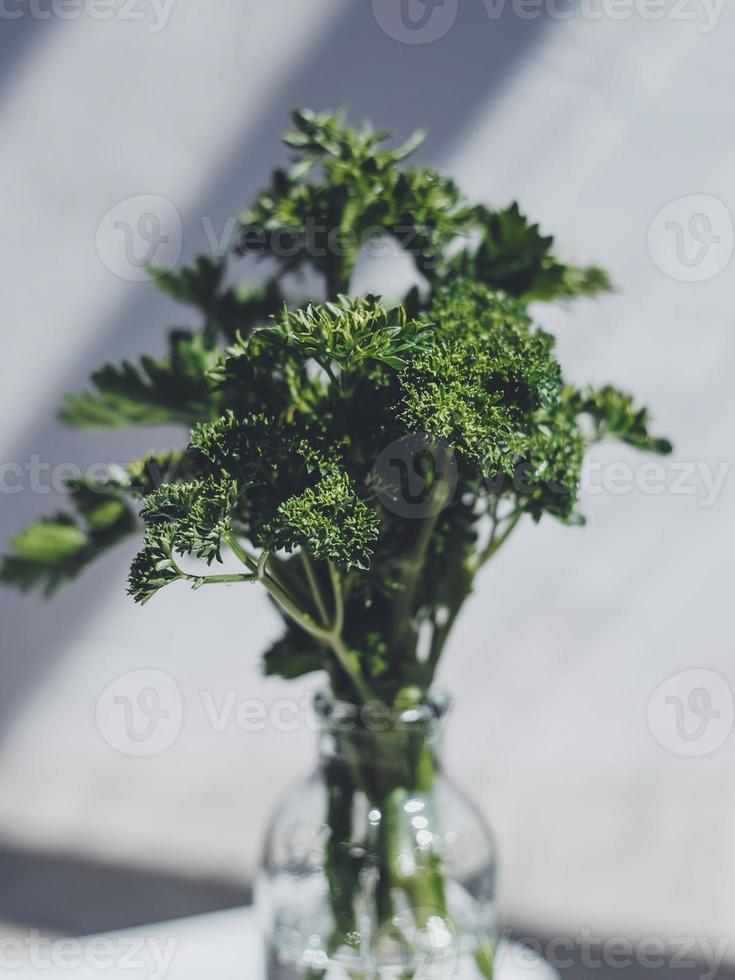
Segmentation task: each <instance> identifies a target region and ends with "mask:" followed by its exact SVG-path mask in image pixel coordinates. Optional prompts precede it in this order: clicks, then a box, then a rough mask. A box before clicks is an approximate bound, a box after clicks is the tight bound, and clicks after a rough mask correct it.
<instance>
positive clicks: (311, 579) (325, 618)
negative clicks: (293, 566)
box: [301, 551, 329, 626]
mask: <svg viewBox="0 0 735 980" xmlns="http://www.w3.org/2000/svg"><path fill="white" fill-rule="evenodd" d="M301 561H302V564H303V566H304V571H305V572H306V580H307V582H308V583H309V588H310V589H311V594H312V596H313V598H314V602H315V603H316V608H317V610H318V612H319V615H320V616H321V619H322V623H323V625H324V626H326V625H327V624H328V623H329V614H328V613H327V607H326V604H325V602H324V596H323V595H322V590H321V589H320V588H319V583H318V582H317V579H316V573H315V572H314V565H313V564H312V561H311V558H309V556H308V555H307V553H306V552H305V551H302V552H301Z"/></svg>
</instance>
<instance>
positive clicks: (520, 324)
mask: <svg viewBox="0 0 735 980" xmlns="http://www.w3.org/2000/svg"><path fill="white" fill-rule="evenodd" d="M293 121H294V128H293V129H292V130H291V131H289V132H288V133H286V135H285V137H284V139H285V142H286V144H287V145H288V146H289V147H290V148H291V150H292V153H293V166H292V167H291V169H290V170H288V171H276V173H275V174H274V176H273V180H272V183H271V186H270V187H269V188H268V189H267V190H266V191H264V192H263V193H262V194H261V195H259V197H258V198H257V200H256V201H255V203H254V204H253V205H252V207H251V208H250V209H249V210H248V211H247V212H246V213H245V215H244V217H243V219H242V222H241V225H240V228H239V233H238V236H237V243H236V249H235V251H236V254H237V255H239V256H250V257H251V258H252V257H254V258H256V259H260V260H263V261H265V262H266V263H267V266H268V271H269V278H268V279H267V281H266V282H265V284H264V285H260V286H252V285H234V286H233V285H229V282H230V279H229V277H228V276H227V269H226V262H225V260H219V259H212V258H208V257H203V258H200V259H199V260H198V261H197V262H196V263H195V264H194V265H193V266H191V267H188V268H184V269H182V270H181V271H179V272H174V271H168V272H165V273H163V274H161V272H160V270H156V282H157V285H158V286H159V287H160V288H161V289H163V291H164V292H166V293H167V294H168V295H170V296H171V297H172V298H174V299H176V300H177V301H179V302H183V303H187V304H191V305H193V306H194V307H196V308H197V309H198V310H199V311H200V313H201V316H202V324H201V328H200V329H199V330H198V331H196V332H192V333H187V332H183V331H180V330H176V331H173V332H172V333H171V334H170V340H169V353H168V355H167V356H166V357H163V358H160V359H156V358H151V357H144V358H143V359H142V360H141V362H140V363H139V364H137V365H133V364H130V363H124V364H122V365H121V366H110V365H108V366H106V367H104V368H102V370H100V371H99V372H97V373H96V374H95V375H93V378H92V386H91V388H90V389H89V390H88V391H86V392H83V393H82V394H79V395H72V396H70V397H68V398H67V400H66V405H65V408H64V410H63V418H64V420H65V421H66V422H67V423H68V424H69V425H73V426H81V427H86V426H95V427H106V428H115V427H123V426H137V425H146V424H151V425H158V424H161V423H178V424H182V425H185V426H187V427H188V428H190V430H191V436H190V440H189V445H188V448H187V449H186V451H185V452H183V453H163V454H160V453H159V454H151V455H150V456H148V457H146V458H145V459H143V460H139V461H136V462H134V463H133V464H131V465H128V466H125V467H116V468H115V469H113V470H112V471H111V472H110V474H109V477H108V479H106V480H102V481H96V482H95V481H76V482H75V483H74V484H72V485H71V486H70V488H69V489H70V493H71V497H72V502H73V504H74V505H75V510H76V513H75V514H74V516H69V515H58V516H54V517H50V518H44V519H43V520H41V521H39V522H37V523H36V524H33V525H31V526H30V527H28V528H26V529H25V530H24V531H22V532H21V534H19V535H18V536H17V537H16V538H15V540H14V542H13V552H12V553H11V554H10V555H9V556H8V557H6V558H5V559H4V561H3V564H2V568H1V570H0V576H1V578H2V580H3V581H4V582H6V583H9V584H12V585H16V586H18V587H20V588H22V589H30V588H33V587H41V588H43V589H44V590H45V591H46V592H52V591H53V590H54V589H56V588H57V587H58V586H59V585H60V584H62V583H63V582H64V581H65V580H68V579H70V578H73V577H74V576H76V575H77V574H79V573H80V572H81V571H82V570H83V569H84V568H85V567H87V566H88V565H89V564H90V562H92V561H94V559H96V558H97V556H98V555H99V554H101V553H102V552H103V551H105V550H106V549H108V548H109V547H111V546H113V545H115V544H116V543H117V542H118V541H120V540H121V539H122V538H123V537H124V536H126V535H128V534H129V533H131V532H135V530H136V528H138V527H139V521H138V518H137V517H136V514H135V511H136V510H137V511H138V514H139V518H140V520H142V523H143V526H144V541H143V547H142V550H141V551H140V553H139V555H138V556H137V558H136V559H135V561H134V563H133V567H132V569H131V574H130V593H131V595H132V596H133V597H134V599H135V600H136V601H138V602H141V603H145V602H147V601H149V600H150V599H151V598H153V597H154V596H155V595H156V593H157V592H159V591H160V590H161V589H162V588H164V587H166V586H168V585H171V584H174V583H182V582H185V583H189V584H190V585H191V586H192V587H194V588H200V587H202V586H205V585H207V586H209V585H217V584H232V585H233V586H235V587H237V588H245V587H246V584H259V585H260V586H262V587H264V588H265V589H266V590H267V592H268V594H269V596H270V598H271V600H272V601H273V603H274V605H275V606H276V608H277V609H278V610H279V612H280V613H281V614H282V617H283V622H284V632H283V635H282V636H281V637H280V639H279V640H278V641H277V642H276V643H275V644H274V645H273V646H272V647H271V648H270V650H269V651H268V652H267V653H266V655H265V669H266V671H267V672H268V673H269V674H277V675H280V676H282V677H286V678H293V677H297V676H300V675H302V674H305V673H307V672H310V671H321V670H324V671H327V672H328V673H329V675H330V679H331V683H332V687H333V690H334V693H335V694H336V695H337V696H338V697H341V698H345V699H349V700H353V701H357V702H363V701H368V700H371V699H376V698H379V699H381V700H384V701H386V702H387V703H389V704H393V703H395V702H396V701H397V699H399V698H400V697H402V696H405V692H406V691H407V690H412V691H414V692H415V691H418V692H425V691H426V690H427V689H428V688H429V687H430V685H431V683H432V680H433V677H434V674H435V671H436V668H437V664H438V662H439V658H440V656H441V654H442V651H443V649H444V646H445V644H446V641H447V637H448V635H449V633H450V630H451V627H452V625H453V623H454V622H455V620H456V617H457V615H458V614H459V611H460V609H461V607H462V605H463V603H464V601H465V600H466V599H467V597H468V596H469V595H470V593H471V591H472V588H473V584H474V581H475V578H476V576H477V574H478V572H479V570H480V569H481V568H482V567H483V565H484V564H485V563H486V562H487V561H488V560H489V559H490V558H491V557H492V556H493V555H495V554H496V553H497V551H498V549H499V548H500V547H501V546H502V545H503V544H504V543H505V541H507V540H508V538H509V536H510V535H511V533H512V532H513V530H514V528H516V527H517V526H518V524H519V522H520V521H521V520H522V519H524V518H527V519H530V520H533V521H539V520H540V519H541V518H542V517H543V516H544V515H550V516H552V517H554V518H556V519H558V520H560V521H563V522H565V523H569V524H572V523H579V522H580V521H581V516H580V514H579V511H578V489H579V482H580V471H581V467H582V463H583V460H584V455H585V451H586V450H587V448H588V447H589V445H590V444H591V443H593V442H595V441H597V440H599V439H601V438H603V437H605V436H615V437H617V438H619V439H622V440H623V441H624V442H627V443H629V444H630V445H632V446H635V447H636V448H638V449H642V450H647V451H651V452H658V453H662V452H668V451H669V450H670V446H669V443H668V442H666V440H662V439H657V438H654V437H653V436H651V435H650V434H649V428H648V425H649V419H648V414H647V412H646V411H645V409H639V408H637V407H636V406H635V404H634V402H633V400H632V398H631V397H630V396H628V395H626V394H624V393H622V392H620V391H618V390H617V389H614V388H611V387H605V388H602V389H585V390H579V389H577V388H575V387H573V386H571V385H569V384H567V383H565V381H564V378H563V375H562V371H561V368H560V365H559V363H558V361H557V359H556V355H555V343H554V338H553V337H552V336H551V335H550V334H548V333H547V332H545V331H544V330H542V329H541V328H539V327H538V326H536V325H535V323H534V322H533V319H532V317H531V315H530V313H529V304H530V303H531V302H532V301H545V302H549V301H553V300H568V299H572V298H573V297H575V296H579V295H586V296H593V295H596V294H598V293H600V292H603V291H605V290H606V289H608V288H609V282H608V279H607V277H606V275H605V273H604V272H603V271H602V270H600V269H598V268H596V267H591V268H578V267H574V266H569V265H566V264H564V263H562V262H561V261H560V260H559V259H558V258H557V257H556V256H555V254H554V250H553V244H554V243H553V239H552V238H551V237H547V236H544V235H542V234H541V233H540V231H539V228H538V226H537V225H534V224H531V223H530V222H529V221H528V220H527V218H526V217H525V216H524V215H523V214H522V212H521V211H520V209H519V208H518V205H516V204H512V205H511V206H510V207H507V208H504V209H499V210H493V209H490V208H488V207H486V206H484V205H479V206H475V205H471V204H470V203H468V202H467V201H465V199H464V198H463V196H462V195H461V193H460V191H459V190H458V188H457V187H456V186H455V184H454V183H453V182H452V181H451V180H448V179H447V178H445V177H443V176H441V175H440V174H438V173H436V172H435V171H433V170H431V169H429V168H426V167H417V166H408V165H407V164H406V163H405V161H406V159H407V157H408V156H409V155H410V153H411V152H412V151H413V150H414V149H416V147H417V146H418V145H419V143H420V139H421V137H420V135H418V136H416V137H414V138H413V139H412V140H411V141H410V142H409V143H408V144H406V145H405V146H403V147H400V148H399V149H388V148H386V146H385V144H386V141H387V134H386V133H382V132H377V131H375V130H374V129H372V127H370V126H364V127H363V128H361V129H354V128H351V127H350V126H348V125H347V124H346V123H345V120H344V118H343V117H341V116H338V115H331V114H328V113H323V114H318V115H317V114H315V113H313V112H309V111H306V110H302V111H298V112H295V113H294V116H293ZM376 238H381V239H386V240H389V241H391V242H393V245H394V247H395V248H400V249H404V250H406V251H407V252H408V253H409V254H410V256H411V258H412V259H413V262H414V264H415V268H416V272H417V280H418V281H419V283H420V284H419V285H415V286H413V288H412V289H411V290H410V291H408V292H407V293H406V295H405V296H404V297H402V298H401V300H400V301H396V300H394V299H390V298H382V299H381V298H380V297H377V296H365V297H354V296H351V294H350V280H351V277H352V273H353V270H354V266H355V262H356V260H357V258H358V255H359V254H360V251H361V249H363V248H364V247H365V245H366V243H367V242H369V241H374V240H375V239H376ZM307 269H308V270H310V271H311V272H312V273H314V274H316V277H315V276H314V275H311V276H309V277H306V279H304V278H303V277H302V278H301V279H299V278H298V277H295V276H294V275H293V273H299V272H303V271H304V270H307ZM315 278H317V279H321V281H322V283H323V286H322V287H321V289H320V290H317V292H318V293H319V294H318V295H310V296H309V295H307V296H304V295H303V292H298V291H297V292H296V293H294V281H296V283H297V285H298V283H299V282H304V281H306V282H308V283H310V284H313V283H314V281H315ZM303 288H304V287H302V290H303ZM310 290H316V287H314V286H313V285H311V286H310ZM225 555H228V556H234V558H235V559H236V560H237V561H238V562H239V565H240V570H239V571H236V572H217V571H216V568H215V567H216V566H217V565H218V564H219V563H220V562H221V561H222V560H223V556H225ZM213 569H215V570H213Z"/></svg>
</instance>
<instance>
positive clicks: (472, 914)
mask: <svg viewBox="0 0 735 980" xmlns="http://www.w3.org/2000/svg"><path fill="white" fill-rule="evenodd" d="M447 708H448V703H447V701H446V699H440V698H435V699H433V700H431V701H430V702H428V703H425V704H422V705H420V706H418V707H412V708H410V709H407V710H403V711H400V712H394V713H393V714H392V716H391V713H389V712H387V711H386V710H384V709H378V708H375V706H372V707H370V708H368V709H363V710H362V711H360V709H357V708H355V707H354V706H352V705H348V704H344V703H341V702H334V701H330V700H329V699H327V698H324V697H320V698H318V699H317V712H318V715H319V718H320V722H321V728H322V732H321V739H320V760H319V767H318V769H317V771H316V772H315V773H314V774H313V775H312V776H311V777H310V778H309V779H308V780H307V781H306V782H304V783H303V784H302V785H300V786H299V787H298V788H297V789H296V790H295V791H294V792H293V793H292V794H291V795H290V796H289V797H288V798H287V799H286V801H285V802H284V803H283V804H282V805H281V806H280V807H278V809H277V812H276V815H275V817H274V820H273V823H272V825H271V828H270V831H269V834H268V839H267V844H266V848H265V855H264V860H263V865H262V869H261V874H260V876H259V882H258V890H257V902H258V909H259V914H260V918H261V923H262V926H263V929H264V934H265V943H266V957H267V963H268V980H299V978H307V980H317V978H318V980H322V978H324V980H347V978H350V980H357V978H360V980H368V978H370V980H378V978H380V980H382V978H393V980H398V978H406V977H410V978H413V980H449V978H453V980H472V978H477V980H479V978H482V977H490V976H492V965H493V958H494V952H495V944H496V938H497V913H496V859H495V854H496V851H495V846H494V843H493V839H492V836H491V834H490V831H489V829H488V827H487V824H486V823H485V821H484V819H483V818H482V816H481V814H480V812H479V811H478V810H477V808H476V807H475V806H474V805H473V804H472V803H471V802H470V801H469V799H468V798H467V797H466V796H465V795H464V794H463V793H462V792H461V791H460V790H459V789H457V788H456V787H455V786H454V784H453V783H452V782H451V781H450V780H449V779H447V777H446V776H445V775H444V773H443V771H442V769H441V765H440V762H439V757H438V743H439V738H440V734H441V731H442V728H443V724H444V721H445V719H446V715H447Z"/></svg>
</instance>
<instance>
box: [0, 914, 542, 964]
mask: <svg viewBox="0 0 735 980" xmlns="http://www.w3.org/2000/svg"><path fill="white" fill-rule="evenodd" d="M3 952H4V955H5V956H7V955H9V954H10V955H12V956H15V953H14V950H12V949H10V948H5V949H4V951H3ZM26 953H27V955H28V959H29V962H28V965H27V966H25V967H23V968H20V969H18V968H15V969H13V971H12V975H13V977H15V978H17V980H25V978H31V977H39V978H40V977H43V978H45V980H62V978H67V977H69V976H70V975H72V974H73V976H74V978H75V980H92V978H94V980H98V978H99V977H100V976H108V977H117V976H120V975H123V976H125V977H126V978H130V980H144V978H145V980H204V978H206V980H214V978H216V980H259V978H261V977H262V976H263V975H264V967H263V955H262V948H261V942H260V934H259V931H258V928H257V924H256V920H255V914H254V912H253V911H252V909H233V910H230V911H226V912H215V913H211V914H208V915H200V916H194V917H192V918H186V919H178V920H173V921H170V922H163V923H156V924H153V925H150V926H143V927H139V928H135V929H129V930H125V931H123V932H116V933H109V934H108V935H106V936H91V937H88V938H84V939H80V940H67V939H59V940H55V941H54V942H53V943H51V942H43V941H41V943H40V944H37V945H36V946H35V947H34V948H33V949H32V950H28V949H26ZM113 958H114V963H113V962H111V959H113ZM497 964H498V965H497V972H496V978H497V980H558V976H557V974H556V972H555V971H554V969H553V968H552V967H551V966H550V965H549V964H548V963H546V962H544V961H543V960H541V959H539V958H538V957H537V956H536V955H535V954H534V953H533V952H532V951H531V950H529V949H527V948H525V947H521V946H519V945H518V944H514V943H507V942H501V945H500V948H499V950H498V956H497ZM6 965H10V963H9V962H8V963H7V964H6Z"/></svg>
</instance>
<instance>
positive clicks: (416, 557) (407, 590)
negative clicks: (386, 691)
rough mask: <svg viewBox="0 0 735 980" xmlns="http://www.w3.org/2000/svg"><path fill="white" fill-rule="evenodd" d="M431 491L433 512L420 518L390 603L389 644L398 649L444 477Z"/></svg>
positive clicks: (440, 505) (445, 495)
mask: <svg viewBox="0 0 735 980" xmlns="http://www.w3.org/2000/svg"><path fill="white" fill-rule="evenodd" d="M434 494H435V496H434V499H433V501H432V506H433V507H434V513H433V514H431V515H430V516H429V517H427V518H426V519H425V520H424V521H423V522H422V524H421V529H420V531H419V533H418V535H417V537H416V541H415V542H414V546H413V548H412V549H411V552H410V554H409V555H408V556H407V558H406V559H405V565H406V568H407V574H406V578H405V580H404V582H403V588H402V590H401V591H400V592H399V594H398V596H397V598H396V601H395V604H394V606H393V645H394V649H395V650H396V651H398V652H401V651H403V650H404V649H405V645H406V641H407V638H408V635H409V632H410V630H411V628H412V612H413V602H414V598H415V596H416V590H417V588H418V585H419V582H420V579H421V572H422V571H423V568H424V563H425V561H426V555H427V552H428V549H429V544H430V542H431V536H432V534H433V533H434V530H435V528H436V524H437V521H438V520H439V515H440V514H441V512H442V510H443V509H444V506H445V504H446V503H447V501H448V500H449V487H448V486H447V483H446V481H445V480H443V479H440V480H439V482H438V484H437V486H436V488H435V490H434Z"/></svg>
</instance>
